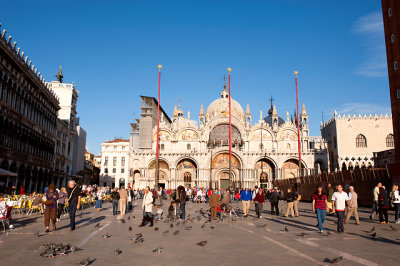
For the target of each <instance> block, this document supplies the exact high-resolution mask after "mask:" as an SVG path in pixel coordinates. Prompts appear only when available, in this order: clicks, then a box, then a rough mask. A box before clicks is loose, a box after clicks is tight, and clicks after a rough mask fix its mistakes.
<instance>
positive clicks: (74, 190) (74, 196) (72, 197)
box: [65, 180, 82, 231]
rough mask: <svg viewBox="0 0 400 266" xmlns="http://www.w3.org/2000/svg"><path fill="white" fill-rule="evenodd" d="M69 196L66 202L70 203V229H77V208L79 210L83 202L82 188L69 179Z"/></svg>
mask: <svg viewBox="0 0 400 266" xmlns="http://www.w3.org/2000/svg"><path fill="white" fill-rule="evenodd" d="M67 193H68V198H67V199H66V200H65V204H67V203H68V204H69V207H68V208H69V210H68V211H69V219H70V229H69V230H70V231H73V230H75V214H76V210H79V208H80V204H81V193H82V191H81V189H80V188H79V187H78V185H77V184H76V183H75V181H74V180H69V181H68V188H67Z"/></svg>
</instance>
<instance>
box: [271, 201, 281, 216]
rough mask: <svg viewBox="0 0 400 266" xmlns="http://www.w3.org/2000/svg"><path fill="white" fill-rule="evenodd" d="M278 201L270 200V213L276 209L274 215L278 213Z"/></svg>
mask: <svg viewBox="0 0 400 266" xmlns="http://www.w3.org/2000/svg"><path fill="white" fill-rule="evenodd" d="M278 202H279V201H271V214H274V209H275V211H276V215H279V206H278Z"/></svg>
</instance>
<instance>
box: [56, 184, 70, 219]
mask: <svg viewBox="0 0 400 266" xmlns="http://www.w3.org/2000/svg"><path fill="white" fill-rule="evenodd" d="M58 196H59V197H58V205H57V221H61V213H62V212H63V210H64V207H65V199H66V198H67V196H68V194H67V189H66V188H65V187H62V188H61V190H60V192H59V193H58Z"/></svg>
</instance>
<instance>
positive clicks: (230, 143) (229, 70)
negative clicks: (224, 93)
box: [228, 67, 232, 188]
mask: <svg viewBox="0 0 400 266" xmlns="http://www.w3.org/2000/svg"><path fill="white" fill-rule="evenodd" d="M231 70H232V69H231V68H230V67H229V68H228V72H229V186H228V188H231V180H232V121H231Z"/></svg>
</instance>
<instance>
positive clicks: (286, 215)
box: [285, 188, 297, 218]
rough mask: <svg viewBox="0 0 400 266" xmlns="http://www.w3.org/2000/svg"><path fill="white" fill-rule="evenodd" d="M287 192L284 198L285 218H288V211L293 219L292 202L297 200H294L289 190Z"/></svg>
mask: <svg viewBox="0 0 400 266" xmlns="http://www.w3.org/2000/svg"><path fill="white" fill-rule="evenodd" d="M287 192H288V194H287V197H286V202H287V207H286V212H285V217H288V216H289V211H290V214H291V215H292V217H293V218H294V210H293V202H294V201H295V200H296V199H297V198H295V195H294V193H293V192H292V190H291V189H290V188H289V189H288V190H287Z"/></svg>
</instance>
